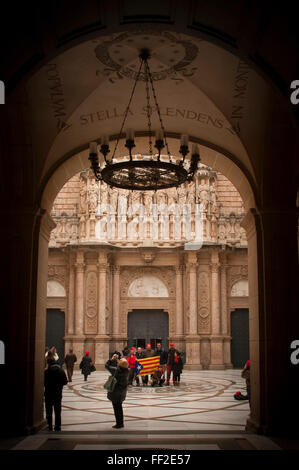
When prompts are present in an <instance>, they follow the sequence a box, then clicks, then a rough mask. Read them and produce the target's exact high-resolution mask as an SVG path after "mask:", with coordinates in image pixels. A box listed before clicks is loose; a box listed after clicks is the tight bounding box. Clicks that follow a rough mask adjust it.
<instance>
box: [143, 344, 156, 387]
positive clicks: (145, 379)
mask: <svg viewBox="0 0 299 470" xmlns="http://www.w3.org/2000/svg"><path fill="white" fill-rule="evenodd" d="M154 355H155V351H154V350H153V349H152V345H151V344H147V345H146V350H145V351H144V357H154ZM148 377H149V376H148V375H144V376H143V380H142V381H143V386H144V387H147V384H148Z"/></svg>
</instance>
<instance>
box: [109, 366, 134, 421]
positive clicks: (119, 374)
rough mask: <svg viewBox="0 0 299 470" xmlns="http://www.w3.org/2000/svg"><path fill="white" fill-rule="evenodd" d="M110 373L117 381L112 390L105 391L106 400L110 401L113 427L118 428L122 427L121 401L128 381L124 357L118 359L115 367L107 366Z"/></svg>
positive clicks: (123, 399) (127, 370)
mask: <svg viewBox="0 0 299 470" xmlns="http://www.w3.org/2000/svg"><path fill="white" fill-rule="evenodd" d="M108 369H109V371H110V373H111V374H112V375H114V377H115V378H116V380H117V382H116V385H115V387H114V390H113V392H108V393H107V398H108V400H110V401H112V405H113V410H114V416H115V420H116V424H115V425H114V426H112V427H113V428H116V429H119V428H123V427H124V414H123V407H122V403H123V401H125V399H126V396H127V388H128V381H129V364H128V361H127V360H126V359H125V358H122V359H120V360H119V361H118V365H117V367H114V366H109V367H108Z"/></svg>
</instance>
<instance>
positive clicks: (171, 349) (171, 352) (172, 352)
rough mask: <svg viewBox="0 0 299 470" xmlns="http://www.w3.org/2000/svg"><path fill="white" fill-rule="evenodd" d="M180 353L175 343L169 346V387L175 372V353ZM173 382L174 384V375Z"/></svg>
mask: <svg viewBox="0 0 299 470" xmlns="http://www.w3.org/2000/svg"><path fill="white" fill-rule="evenodd" d="M178 352H179V351H178V350H177V349H175V347H174V343H170V344H169V351H168V359H167V382H166V385H169V381H170V376H171V371H172V370H173V365H174V355H175V353H178ZM172 380H173V384H174V377H173V374H172Z"/></svg>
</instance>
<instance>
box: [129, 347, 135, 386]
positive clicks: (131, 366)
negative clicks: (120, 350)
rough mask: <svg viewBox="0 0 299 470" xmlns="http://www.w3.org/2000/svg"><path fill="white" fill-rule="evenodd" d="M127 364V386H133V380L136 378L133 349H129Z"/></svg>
mask: <svg viewBox="0 0 299 470" xmlns="http://www.w3.org/2000/svg"><path fill="white" fill-rule="evenodd" d="M127 361H128V364H129V385H130V386H132V385H133V380H134V378H135V377H136V353H135V348H131V349H130V354H129V355H128V357H127Z"/></svg>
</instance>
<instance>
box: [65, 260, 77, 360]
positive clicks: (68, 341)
mask: <svg viewBox="0 0 299 470" xmlns="http://www.w3.org/2000/svg"><path fill="white" fill-rule="evenodd" d="M74 305H75V268H74V259H73V254H72V253H70V254H69V288H68V301H67V311H66V312H65V314H66V319H67V329H66V336H65V338H64V340H65V352H68V351H69V349H70V348H72V347H73V336H74V333H75V318H74V315H75V310H74Z"/></svg>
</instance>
